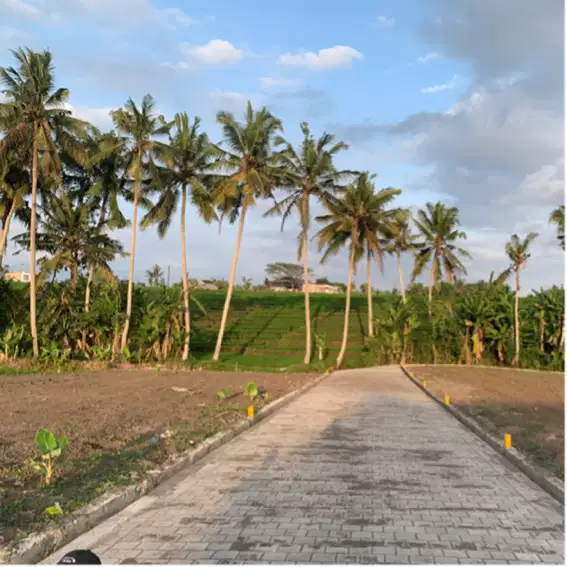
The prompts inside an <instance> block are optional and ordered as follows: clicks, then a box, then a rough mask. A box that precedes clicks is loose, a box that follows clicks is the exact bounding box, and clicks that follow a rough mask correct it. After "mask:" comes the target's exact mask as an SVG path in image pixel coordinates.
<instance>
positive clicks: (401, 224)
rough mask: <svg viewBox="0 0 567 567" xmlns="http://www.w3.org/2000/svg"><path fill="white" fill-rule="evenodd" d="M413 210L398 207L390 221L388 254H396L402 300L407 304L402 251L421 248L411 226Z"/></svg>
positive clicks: (413, 250)
mask: <svg viewBox="0 0 567 567" xmlns="http://www.w3.org/2000/svg"><path fill="white" fill-rule="evenodd" d="M410 219H411V212H410V211H409V210H408V209H397V210H396V213H395V215H394V218H393V219H391V220H390V222H389V223H388V234H387V241H388V243H387V246H386V252H387V253H388V254H395V255H396V260H397V265H398V278H399V281H400V292H401V294H402V302H403V303H404V304H405V303H406V302H407V299H406V286H405V284H404V273H403V270H402V253H403V252H412V253H413V252H415V250H417V249H418V248H419V244H418V243H417V242H416V240H417V238H418V237H417V235H415V234H413V233H412V231H411V227H410Z"/></svg>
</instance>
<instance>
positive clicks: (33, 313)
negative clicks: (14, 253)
mask: <svg viewBox="0 0 567 567" xmlns="http://www.w3.org/2000/svg"><path fill="white" fill-rule="evenodd" d="M37 129H38V125H37V124H36V123H35V122H34V125H33V148H32V154H33V155H32V194H31V222H30V330H31V336H32V345H33V356H34V358H37V357H38V356H39V343H38V340H37V312H36V292H37V287H36V277H35V275H36V274H35V263H36V249H35V232H36V222H37V218H36V215H37V211H36V210H37V158H38V155H37V153H38V149H37V137H38V132H37Z"/></svg>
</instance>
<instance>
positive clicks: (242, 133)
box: [213, 102, 282, 360]
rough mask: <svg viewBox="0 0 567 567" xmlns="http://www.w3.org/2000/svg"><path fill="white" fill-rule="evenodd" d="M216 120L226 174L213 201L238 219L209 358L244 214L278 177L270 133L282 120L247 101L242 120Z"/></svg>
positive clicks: (231, 281) (215, 357) (222, 115)
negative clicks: (222, 145)
mask: <svg viewBox="0 0 567 567" xmlns="http://www.w3.org/2000/svg"><path fill="white" fill-rule="evenodd" d="M217 122H218V123H219V124H220V125H221V128H222V132H223V138H224V142H225V143H226V145H227V148H228V149H226V150H225V149H221V148H220V147H217V151H218V152H219V155H220V156H221V157H222V159H223V167H224V168H225V170H226V171H228V175H227V176H226V177H225V178H224V179H223V180H222V181H221V182H220V183H218V185H217V186H216V188H215V191H214V201H215V203H216V204H217V205H218V206H219V208H220V210H221V212H222V215H223V216H224V215H226V214H228V215H229V218H230V220H231V222H235V221H236V219H238V218H239V217H240V218H239V224H238V233H237V236H236V244H235V247H234V256H233V258H232V266H231V268H230V277H229V280H228V289H227V292H226V299H225V302H224V309H223V312H222V319H221V324H220V329H219V335H218V338H217V344H216V347H215V352H214V354H213V360H218V359H219V356H220V351H221V347H222V340H223V336H224V331H225V327H226V322H227V319H228V310H229V308H230V300H231V297H232V290H233V288H234V278H235V275H236V265H237V263H238V253H239V251H240V243H241V241H242V233H243V231H244V221H245V218H246V213H247V211H248V209H249V208H250V207H251V206H253V205H254V204H255V203H256V200H257V199H263V198H267V197H270V196H271V195H272V191H273V188H274V185H275V184H276V180H277V179H278V178H280V179H281V178H282V171H281V168H280V167H279V166H278V161H279V158H278V157H277V156H275V155H274V153H273V152H272V142H273V140H274V136H275V135H276V134H277V133H278V132H280V131H282V123H281V121H280V120H279V119H278V118H276V117H275V116H273V115H272V114H271V113H270V112H269V111H268V109H267V108H265V107H263V108H261V109H260V110H258V111H254V110H253V109H252V104H251V103H250V102H248V107H247V109H246V116H245V121H244V123H240V122H237V121H236V119H235V118H234V116H233V115H232V114H231V113H228V112H219V113H218V114H217Z"/></svg>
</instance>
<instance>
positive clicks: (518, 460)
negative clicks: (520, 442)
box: [400, 365, 565, 505]
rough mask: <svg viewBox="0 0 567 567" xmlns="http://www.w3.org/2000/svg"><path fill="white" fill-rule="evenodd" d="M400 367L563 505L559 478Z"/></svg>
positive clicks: (562, 484) (413, 380)
mask: <svg viewBox="0 0 567 567" xmlns="http://www.w3.org/2000/svg"><path fill="white" fill-rule="evenodd" d="M400 368H401V370H402V372H403V373H404V375H405V376H406V378H408V379H409V380H410V381H411V382H412V383H413V384H415V385H416V386H417V387H418V388H419V389H420V390H421V391H422V392H424V393H425V394H426V395H427V396H428V397H429V398H431V399H432V400H434V401H435V402H437V404H438V405H440V406H441V407H443V408H444V409H445V410H446V411H448V412H449V413H450V414H451V415H452V416H453V417H455V418H456V419H457V420H458V421H460V422H461V423H462V424H463V425H464V426H465V427H466V428H467V429H469V430H470V431H472V432H473V433H474V434H475V435H477V437H480V438H481V439H482V440H483V441H484V442H486V443H488V445H490V446H491V447H492V448H493V449H494V450H495V451H496V452H497V453H499V454H500V455H502V456H503V457H504V458H505V459H507V460H508V461H510V462H511V463H512V464H513V465H515V466H516V467H517V468H518V469H519V470H520V471H521V472H523V473H524V474H525V475H526V476H527V477H528V478H529V479H530V480H532V481H533V482H535V483H536V484H537V485H538V486H539V487H540V488H542V489H543V490H545V491H546V492H547V493H548V494H549V495H550V496H552V497H553V498H555V499H556V500H557V501H559V502H560V503H561V504H563V505H565V485H564V483H563V482H561V480H559V479H558V478H556V477H550V476H549V475H547V474H545V473H544V472H543V471H541V470H539V469H538V468H536V467H534V466H533V465H532V464H531V463H529V462H528V460H527V459H526V457H525V456H524V455H522V454H521V453H520V452H519V451H517V450H516V449H514V448H513V447H512V448H510V449H506V448H505V447H504V444H503V442H502V441H501V440H499V439H497V438H496V437H494V436H493V435H491V434H490V433H488V432H486V431H484V429H482V428H481V427H480V425H478V424H477V423H476V421H474V420H473V419H472V418H470V417H469V416H468V415H465V414H464V413H463V412H461V411H460V410H458V409H456V408H455V407H454V406H451V405H446V404H445V402H444V401H443V400H441V399H440V398H438V397H437V396H435V395H433V394H432V393H431V392H430V391H429V390H428V389H427V388H425V387H424V386H423V385H422V384H421V383H420V382H419V381H418V380H416V379H415V378H414V377H413V376H412V375H411V374H410V372H409V371H408V370H407V369H406V368H405V367H404V366H402V365H400Z"/></svg>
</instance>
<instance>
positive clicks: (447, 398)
mask: <svg viewBox="0 0 567 567" xmlns="http://www.w3.org/2000/svg"><path fill="white" fill-rule="evenodd" d="M445 405H446V406H449V405H451V398H450V397H449V396H448V395H447V394H445Z"/></svg>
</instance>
